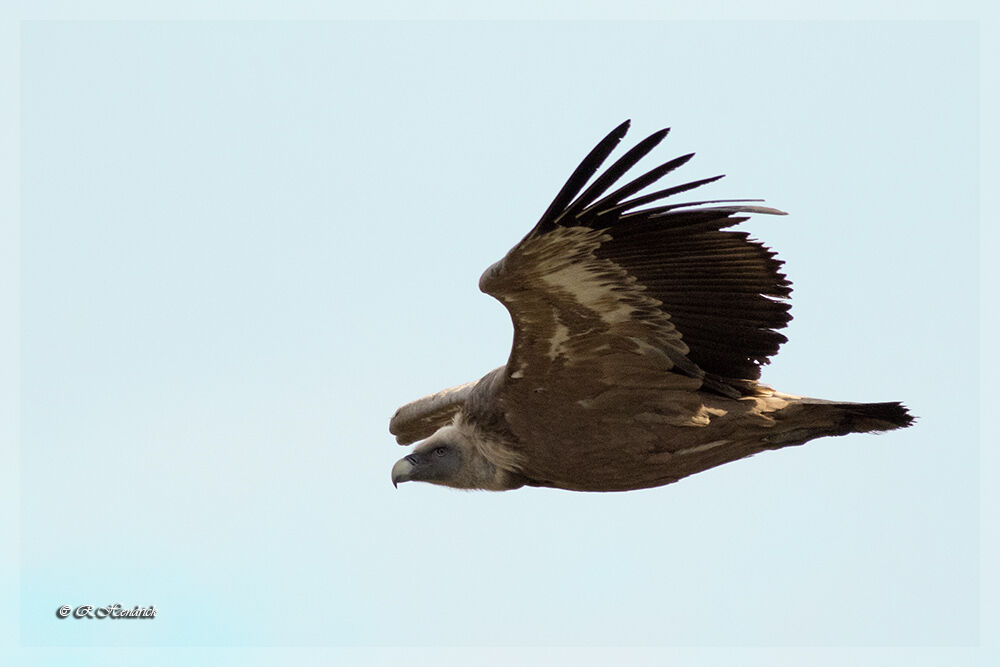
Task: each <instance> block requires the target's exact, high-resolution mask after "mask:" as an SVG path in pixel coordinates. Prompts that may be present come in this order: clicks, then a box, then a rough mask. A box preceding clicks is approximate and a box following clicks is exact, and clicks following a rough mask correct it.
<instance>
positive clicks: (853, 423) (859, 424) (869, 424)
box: [837, 402, 914, 433]
mask: <svg viewBox="0 0 1000 667" xmlns="http://www.w3.org/2000/svg"><path fill="white" fill-rule="evenodd" d="M837 405H838V406H840V408H841V409H842V410H843V411H844V415H845V416H846V418H847V420H846V421H847V424H846V425H847V426H849V427H850V429H851V432H852V433H859V432H860V433H869V432H872V431H891V430H893V429H897V428H906V427H907V426H910V425H912V424H913V422H914V418H913V415H911V414H910V413H909V412H908V411H907V409H906V406H904V405H903V404H902V403H898V402H891V403H838V404H837Z"/></svg>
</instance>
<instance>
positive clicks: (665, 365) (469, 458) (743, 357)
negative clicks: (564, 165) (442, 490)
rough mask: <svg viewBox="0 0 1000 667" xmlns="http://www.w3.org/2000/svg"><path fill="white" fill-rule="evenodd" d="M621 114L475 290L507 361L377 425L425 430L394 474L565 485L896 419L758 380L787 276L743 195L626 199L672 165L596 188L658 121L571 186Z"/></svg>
mask: <svg viewBox="0 0 1000 667" xmlns="http://www.w3.org/2000/svg"><path fill="white" fill-rule="evenodd" d="M627 127H628V124H627V123H625V124H623V125H621V126H619V127H618V128H616V130H615V131H613V132H612V133H611V134H610V135H608V137H606V138H605V139H604V140H603V141H602V142H601V143H600V144H599V145H598V146H597V147H596V148H595V149H594V150H593V151H592V152H591V153H590V154H589V155H588V156H587V158H585V160H584V161H583V163H582V164H581V165H580V167H578V168H577V170H576V172H574V174H573V175H572V176H571V177H570V180H569V182H567V184H566V185H565V186H564V187H563V189H562V191H560V193H559V195H558V196H557V197H556V199H555V201H553V203H552V205H551V206H550V207H549V209H548V210H547V211H546V213H545V214H544V215H543V216H542V218H541V220H540V221H539V222H538V224H537V225H536V226H535V227H534V229H532V230H531V232H529V234H528V235H527V236H526V237H525V238H524V239H523V240H522V241H521V242H520V243H518V244H517V245H516V246H515V247H514V248H513V249H512V250H511V251H510V252H509V253H508V254H507V255H506V256H505V257H504V258H503V259H502V260H500V261H499V262H497V263H496V264H494V265H493V266H491V267H490V268H488V269H487V270H486V272H485V273H484V274H483V276H482V278H481V279H480V289H482V291H484V292H486V293H488V294H490V295H492V296H494V297H496V298H497V299H499V300H500V301H501V302H502V303H503V304H504V305H505V306H506V307H507V309H508V310H509V311H510V313H511V317H512V319H513V321H514V343H513V348H512V350H511V354H510V358H509V360H508V362H507V364H506V365H505V366H502V367H500V368H498V369H496V370H494V371H492V372H491V373H489V374H487V375H486V376H484V377H483V378H482V379H481V380H479V381H478V382H474V383H468V384H466V385H462V386H460V387H456V388H453V389H450V390H445V391H443V392H439V393H438V394H434V395H431V396H428V397H426V398H423V399H420V400H418V401H414V402H413V403H410V404H407V405H405V406H403V407H402V408H400V409H399V410H398V411H397V413H396V414H395V415H394V416H393V418H392V420H391V422H390V431H391V432H392V433H393V434H395V435H396V436H397V440H398V441H399V442H400V443H401V444H409V443H412V442H416V441H418V440H424V442H422V443H421V444H420V445H418V446H417V447H416V448H415V450H414V452H413V453H412V454H410V455H409V456H407V457H405V458H404V459H401V460H400V461H399V462H397V464H396V465H395V466H394V467H393V482H394V483H397V482H399V481H409V480H414V481H427V482H431V483H436V484H442V485H446V486H452V487H455V488H468V489H472V488H478V489H490V490H507V489H514V488H518V487H521V486H524V485H532V486H549V487H557V488H562V489H570V490H577V491H623V490H630V489H639V488H647V487H653V486H660V485H663V484H668V483H670V482H674V481H677V480H678V479H681V478H683V477H686V476H688V475H691V474H694V473H696V472H700V471H702V470H707V469H709V468H712V467H715V466H718V465H721V464H723V463H727V462H729V461H734V460H737V459H741V458H745V457H747V456H750V455H753V454H756V453H758V452H761V451H764V450H766V449H779V448H781V447H787V446H790V445H798V444H802V443H804V442H807V441H809V440H811V439H813V438H817V437H821V436H826V435H844V434H847V433H854V432H867V431H883V430H889V429H893V428H899V427H902V426H908V425H909V424H910V423H911V422H912V418H911V417H910V415H909V414H908V413H907V412H906V410H905V408H903V407H902V406H901V405H900V404H898V403H835V402H830V401H821V400H817V399H807V398H802V397H799V396H793V395H790V394H783V393H780V392H777V391H774V390H773V389H771V388H769V387H767V386H765V385H762V384H759V383H758V382H757V379H758V378H759V376H760V368H759V366H760V364H763V363H766V362H767V358H768V357H769V356H770V355H772V354H774V353H775V352H776V351H777V349H778V346H779V345H780V344H781V343H782V342H784V340H785V338H784V336H782V335H781V334H780V333H777V331H776V330H777V329H780V328H782V327H783V326H785V324H786V323H787V322H788V320H789V319H790V316H789V315H788V304H787V303H786V302H785V301H784V300H783V299H785V298H786V297H787V296H788V295H789V293H790V285H789V283H788V281H787V280H785V277H784V275H783V274H781V273H780V272H779V268H780V266H781V263H780V262H779V261H778V260H777V259H775V258H774V256H773V253H771V252H770V251H769V250H767V249H766V248H764V247H763V246H761V245H760V244H758V243H756V242H754V241H751V240H749V239H748V238H747V235H746V234H745V233H743V232H733V231H724V230H725V229H726V228H728V227H731V226H733V225H736V224H738V223H739V222H742V221H743V220H745V219H746V218H745V217H736V215H737V214H740V213H770V214H780V213H781V212H780V211H776V210H775V209H769V208H764V207H760V206H751V205H746V204H738V205H732V204H731V203H730V205H726V206H706V204H714V203H719V202H691V203H682V204H673V205H668V206H658V207H656V208H646V209H643V208H640V207H641V206H643V205H644V204H647V203H650V202H652V201H656V200H659V199H663V198H665V197H668V196H671V195H674V194H677V193H679V192H683V191H684V190H687V189H691V188H693V187H697V186H698V185H701V184H703V183H706V182H709V181H711V180H716V179H706V180H704V181H697V182H694V183H689V184H685V185H682V186H677V187H674V188H669V189H667V190H661V191H658V192H654V193H652V194H649V195H644V196H639V197H634V198H631V197H632V196H633V195H635V194H636V193H637V192H639V191H640V190H641V189H643V188H645V187H646V186H648V185H650V184H651V183H653V182H655V181H656V180H658V179H659V178H660V177H661V176H663V175H664V174H666V173H668V172H669V171H672V170H673V169H674V168H676V167H677V166H680V165H681V164H683V163H684V162H686V161H687V160H688V159H689V158H690V157H691V156H690V155H689V156H684V157H682V158H678V159H676V160H672V161H670V162H667V163H665V164H664V165H661V166H659V167H657V168H655V169H653V170H651V171H650V172H647V173H646V174H644V175H642V176H640V177H638V178H637V179H635V180H633V181H632V182H630V183H628V184H627V185H625V186H622V187H620V188H618V189H617V190H615V191H614V192H612V193H611V194H606V192H607V190H608V189H609V188H610V186H611V185H612V184H613V183H614V182H615V181H616V180H618V178H620V177H621V176H622V175H623V174H624V173H625V172H626V171H627V170H628V169H629V168H631V167H632V166H633V165H634V164H635V163H636V162H637V161H638V160H639V159H640V158H641V157H642V156H644V155H645V154H646V153H648V152H649V151H650V150H651V149H652V148H653V147H654V146H655V145H656V144H657V143H659V141H660V140H662V138H663V136H665V135H666V131H662V132H659V133H656V134H654V135H652V136H651V137H649V138H647V139H646V140H645V141H643V142H641V143H640V144H639V145H637V146H636V147H635V148H633V149H632V150H631V151H629V152H628V153H626V155H625V156H624V157H622V158H620V159H619V160H618V161H617V162H616V163H614V164H613V165H612V166H611V167H610V168H608V170H607V171H606V172H604V173H603V174H602V175H600V176H598V177H597V178H596V179H595V180H594V182H593V183H592V184H591V185H590V186H589V187H588V188H587V189H586V190H584V191H583V192H582V194H581V193H580V191H581V190H582V189H583V186H584V185H585V184H586V182H587V181H588V180H589V179H590V177H591V176H593V174H594V173H595V172H596V171H597V169H598V167H599V166H600V164H601V163H602V162H603V161H604V159H605V158H606V157H607V156H608V154H609V153H610V152H611V150H612V149H613V148H614V146H615V145H616V144H617V143H618V141H620V139H621V138H622V137H623V136H624V134H625V131H626V130H627Z"/></svg>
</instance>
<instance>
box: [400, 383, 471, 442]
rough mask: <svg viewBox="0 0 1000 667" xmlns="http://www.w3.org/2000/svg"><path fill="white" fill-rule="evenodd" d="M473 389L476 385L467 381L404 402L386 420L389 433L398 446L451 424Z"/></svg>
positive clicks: (422, 437) (421, 438) (425, 436)
mask: <svg viewBox="0 0 1000 667" xmlns="http://www.w3.org/2000/svg"><path fill="white" fill-rule="evenodd" d="M475 386H476V383H475V382H466V383H465V384H460V385H458V386H457V387H451V388H450V389H442V390H441V391H439V392H437V393H436V394H431V395H430V396H424V397H423V398H418V399H417V400H415V401H411V402H409V403H407V404H406V405H404V406H403V407H401V408H399V409H398V410H396V413H395V414H394V415H393V416H392V419H390V420H389V433H392V434H393V435H394V436H396V442H398V443H399V444H401V445H409V444H410V443H413V442H416V441H417V440H423V439H424V438H428V437H430V436H431V435H433V434H434V432H435V431H437V430H438V429H439V428H441V427H442V426H447V425H448V424H449V423H451V420H452V419H454V417H455V415H456V414H457V413H458V411H459V410H461V409H462V406H463V405H464V404H465V401H466V399H467V398H468V397H469V394H470V393H472V389H473V388H474V387H475Z"/></svg>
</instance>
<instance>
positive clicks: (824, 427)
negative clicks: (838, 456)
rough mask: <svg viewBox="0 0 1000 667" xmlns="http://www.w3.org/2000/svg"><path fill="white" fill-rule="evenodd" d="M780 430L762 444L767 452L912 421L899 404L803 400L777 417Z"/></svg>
mask: <svg viewBox="0 0 1000 667" xmlns="http://www.w3.org/2000/svg"><path fill="white" fill-rule="evenodd" d="M778 421H779V423H780V424H782V427H781V428H779V429H777V430H776V431H775V432H774V433H773V434H771V435H769V436H768V437H767V438H765V440H766V441H767V442H768V443H769V445H768V448H769V449H778V448H781V447H788V446H791V445H801V444H803V443H805V442H808V441H810V440H813V439H814V438H821V437H824V436H831V435H847V434H849V433H877V432H880V431H891V430H893V429H897V428H906V427H907V426H910V425H911V424H913V422H914V421H915V418H914V417H913V415H911V414H910V413H909V412H908V411H907V409H906V407H905V406H904V405H903V404H902V403H897V402H890V403H838V402H837V401H824V400H821V399H817V398H803V399H799V400H797V401H795V403H794V404H793V405H791V406H789V407H787V408H785V409H784V410H781V411H780V412H779V413H778Z"/></svg>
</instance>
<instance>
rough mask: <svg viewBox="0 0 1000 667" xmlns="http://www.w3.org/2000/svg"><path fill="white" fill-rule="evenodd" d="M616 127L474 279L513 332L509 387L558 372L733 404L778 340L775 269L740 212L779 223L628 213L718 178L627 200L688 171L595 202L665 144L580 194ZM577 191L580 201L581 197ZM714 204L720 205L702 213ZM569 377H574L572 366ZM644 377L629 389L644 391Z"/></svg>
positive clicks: (783, 312) (780, 288)
mask: <svg viewBox="0 0 1000 667" xmlns="http://www.w3.org/2000/svg"><path fill="white" fill-rule="evenodd" d="M628 125H629V123H628V121H626V122H625V123H623V124H622V125H620V126H619V127H617V128H615V130H613V131H612V132H611V133H610V134H609V135H608V136H607V137H605V138H604V140H602V141H601V143H599V144H598V145H597V147H596V148H594V150H593V151H591V152H590V154H589V155H588V156H587V157H586V158H585V159H584V160H583V162H582V163H581V164H580V166H579V167H577V169H576V171H575V172H574V173H573V175H572V176H570V179H569V181H567V183H566V185H565V186H563V188H562V190H561V191H560V192H559V194H558V195H557V196H556V198H555V200H554V201H553V202H552V204H551V205H550V206H549V208H548V210H547V211H546V212H545V214H544V215H543V216H542V218H541V219H540V220H539V221H538V224H536V225H535V227H534V229H532V230H531V232H529V233H528V235H527V236H526V237H525V238H524V239H523V240H522V241H521V242H520V243H518V244H517V245H516V246H515V247H514V248H513V249H512V250H511V251H510V252H509V253H508V254H507V255H506V257H504V258H503V259H502V260H500V261H499V262H497V263H496V264H494V265H493V266H491V267H490V268H489V269H487V270H486V272H485V273H484V274H483V276H482V278H481V279H480V283H479V284H480V289H482V290H483V291H484V292H486V293H487V294H490V295H492V296H494V297H496V298H497V299H499V300H500V301H501V302H502V303H503V304H504V306H506V308H507V310H508V311H510V314H511V318H512V319H513V322H514V344H513V348H512V350H511V355H510V360H509V361H508V363H507V377H508V381H516V380H519V379H521V378H535V379H541V378H545V377H551V375H552V374H554V373H558V372H559V371H560V370H562V369H565V368H567V367H572V366H577V367H584V366H591V365H592V364H594V363H595V362H596V361H597V360H600V366H601V368H603V369H605V370H607V369H611V368H619V369H628V368H632V369H633V370H635V371H636V372H635V373H632V374H629V373H626V372H624V371H623V372H621V373H616V376H618V377H619V378H624V380H623V381H625V382H626V383H627V382H628V381H629V380H628V377H629V376H630V375H631V376H632V377H635V378H649V377H651V375H650V373H649V372H639V371H653V374H654V375H655V374H656V373H663V372H674V373H680V374H683V375H685V376H687V377H689V378H696V379H698V380H699V381H700V382H701V386H704V387H705V388H707V389H711V390H714V391H716V392H718V393H720V394H723V395H727V396H732V397H739V396H742V395H744V394H746V393H748V392H750V391H752V390H753V387H754V385H755V381H756V380H757V378H759V377H760V365H761V364H764V363H767V360H768V357H769V356H771V355H773V354H774V353H775V352H777V351H778V347H779V346H780V345H781V343H783V342H784V341H785V340H786V339H785V337H784V336H783V335H782V334H780V333H778V332H777V331H776V330H777V329H781V328H782V327H784V326H785V325H786V324H787V322H788V321H789V320H790V319H791V316H790V315H789V314H788V309H789V306H788V304H787V303H784V302H783V301H780V300H779V299H783V298H785V297H787V296H788V295H789V294H790V292H791V289H790V283H789V282H788V281H787V280H786V279H785V276H784V275H783V274H782V273H781V272H780V271H779V269H780V267H781V262H780V261H779V260H777V259H775V258H774V254H773V253H772V252H771V251H770V250H768V249H767V248H765V247H764V246H763V245H761V244H759V243H757V242H754V241H751V240H749V238H748V235H747V234H746V233H744V232H735V231H723V230H725V229H726V228H728V227H732V226H733V225H736V224H737V223H739V222H742V221H744V220H746V219H747V218H746V217H740V216H739V214H741V213H769V214H782V212H781V211H778V210H776V209H772V208H765V207H762V206H754V205H749V204H746V203H739V202H734V201H732V200H724V201H703V202H685V203H677V204H671V205H661V206H656V207H652V208H641V207H642V206H644V205H646V204H650V203H652V202H655V201H659V200H662V199H665V198H667V197H670V196H672V195H676V194H679V193H681V192H684V191H687V190H690V189H693V188H696V187H698V186H700V185H704V184H705V183H709V182H712V181H715V180H717V179H719V178H721V176H717V177H715V178H708V179H704V180H700V181H694V182H691V183H686V184H683V185H678V186H675V187H671V188H667V189H664V190H659V191H656V192H652V193H650V194H646V195H642V196H634V195H636V194H637V193H639V192H640V191H641V190H643V189H645V188H646V187H647V186H649V185H651V184H653V183H654V182H656V181H657V180H659V179H660V178H661V177H663V176H664V175H666V174H667V173H669V172H671V171H673V170H674V169H676V168H677V167H679V166H681V165H682V164H684V163H685V162H687V161H688V160H689V159H690V158H691V157H692V155H685V156H682V157H679V158H676V159H674V160H671V161H669V162H666V163H664V164H662V165H660V166H658V167H656V168H654V169H652V170H651V171H649V172H646V173H645V174H643V175H641V176H639V177H638V178H636V179H634V180H632V181H631V182H629V183H627V184H626V185H623V186H621V187H619V188H618V189H616V190H614V191H612V192H610V193H609V194H606V193H607V192H608V190H609V189H610V188H611V186H612V185H613V184H614V183H615V182H616V181H617V180H618V179H619V178H621V177H622V176H623V175H624V174H625V173H626V172H627V171H628V170H629V169H631V168H632V167H633V166H634V165H635V164H636V163H637V162H638V161H639V160H640V159H641V158H642V157H643V156H645V155H646V154H647V153H649V152H650V151H651V150H652V149H653V148H654V147H655V146H656V145H657V144H658V143H659V142H660V141H661V140H662V139H663V137H665V136H666V134H667V130H662V131H660V132H657V133H655V134H653V135H651V136H650V137H648V138H647V139H645V140H644V141H642V142H640V143H639V144H638V145H636V146H635V147H634V148H632V149H631V150H630V151H628V152H627V153H626V154H625V155H624V156H622V157H621V158H620V159H619V160H618V161H616V162H615V163H614V164H612V165H611V167H609V168H608V169H607V171H605V172H604V173H603V174H601V175H600V176H598V177H597V178H596V179H594V181H593V183H592V184H591V185H590V186H589V187H587V189H586V190H583V187H584V185H585V184H586V183H587V181H589V180H590V178H591V177H592V176H593V175H594V174H595V173H596V172H597V170H598V168H599V167H600V166H601V164H602V163H603V162H604V160H605V159H606V158H607V157H608V155H610V153H611V151H612V150H613V149H614V147H615V146H616V145H617V144H618V142H619V141H621V139H622V137H624V135H625V133H626V132H627V130H628ZM581 190H583V192H582V194H581V193H580V192H581ZM719 203H726V204H728V205H724V206H709V204H719ZM575 370H576V372H577V373H579V371H580V370H581V368H576V369H575ZM647 381H648V380H636V382H647Z"/></svg>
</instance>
